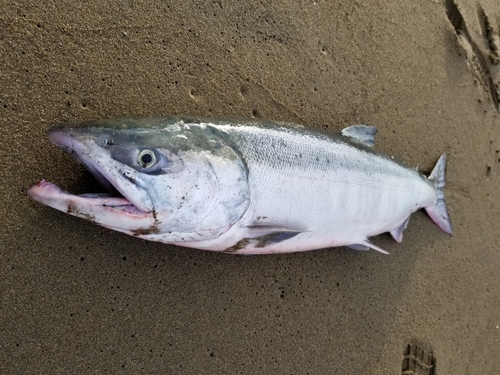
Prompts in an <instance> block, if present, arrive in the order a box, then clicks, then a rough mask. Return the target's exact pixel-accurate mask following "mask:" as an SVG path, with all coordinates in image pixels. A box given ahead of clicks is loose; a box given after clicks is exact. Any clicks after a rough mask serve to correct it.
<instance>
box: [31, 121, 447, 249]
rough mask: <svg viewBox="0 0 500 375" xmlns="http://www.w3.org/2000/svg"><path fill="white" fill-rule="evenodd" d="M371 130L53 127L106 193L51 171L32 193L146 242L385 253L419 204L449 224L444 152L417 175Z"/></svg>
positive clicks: (133, 124)
mask: <svg viewBox="0 0 500 375" xmlns="http://www.w3.org/2000/svg"><path fill="white" fill-rule="evenodd" d="M376 133H377V128H376V127H374V126H370V125H352V126H349V127H347V128H345V129H343V130H341V131H327V130H323V129H316V128H307V127H305V126H302V125H296V124H289V123H285V122H272V121H266V120H260V119H247V120H234V119H224V118H202V117H188V116H170V117H159V118H137V119H133V118H132V119H110V120H94V121H81V122H73V123H64V124H61V125H56V126H54V127H52V128H51V129H50V130H49V131H48V135H47V136H48V139H49V141H50V142H51V143H53V144H54V145H56V146H59V147H61V148H62V149H64V150H66V151H68V152H69V153H70V154H72V155H73V156H74V157H75V158H76V159H77V160H78V161H79V162H80V163H82V164H83V165H84V166H85V167H86V168H87V169H88V170H89V171H90V172H91V173H92V174H93V175H94V176H95V178H96V179H97V180H98V181H99V182H100V183H101V184H102V185H103V187H104V188H105V189H106V191H107V193H99V194H96V193H87V194H81V195H75V194H71V193H69V192H67V191H64V190H63V189H61V188H60V187H58V186H57V185H55V184H53V183H51V182H48V181H46V180H42V181H40V182H39V183H38V184H36V185H35V186H33V187H31V188H30V189H29V190H28V195H29V196H30V197H31V198H32V199H34V200H35V201H37V202H40V203H42V204H45V205H47V206H50V207H52V208H55V209H57V210H60V211H63V212H66V213H68V214H70V215H73V216H77V217H80V218H83V219H86V220H90V221H92V222H94V223H96V224H99V225H101V226H103V227H105V228H109V229H112V230H115V231H119V232H123V233H126V234H128V235H131V236H134V237H138V238H141V239H144V240H150V241H159V242H163V243H166V244H173V245H178V246H183V247H189V248H196V249H201V250H211V251H219V252H223V253H229V254H271V253H289V252H299V251H307V250H315V249H323V248H331V247H339V246H346V247H349V248H352V249H355V250H369V249H373V250H377V251H379V252H381V253H385V254H387V253H388V252H387V251H386V250H384V249H382V248H381V247H379V246H377V245H375V244H374V243H372V242H371V241H370V237H373V236H377V235H379V234H381V233H385V232H389V233H390V234H391V235H392V237H393V238H394V239H395V240H396V241H397V242H401V241H402V239H403V231H404V230H405V229H406V227H407V225H408V221H409V219H410V216H411V214H412V213H414V212H415V211H417V210H419V209H421V208H423V209H425V211H426V212H427V214H428V215H429V216H430V218H431V219H432V220H433V221H434V222H435V223H436V224H437V226H438V227H439V228H441V230H443V231H444V232H445V233H448V234H452V225H451V221H450V218H449V215H448V211H447V208H446V204H445V197H444V186H445V170H446V154H443V155H442V156H441V157H440V158H439V160H438V161H437V164H436V166H435V167H434V169H433V170H432V172H431V173H430V175H429V176H428V177H427V176H424V175H423V174H421V173H419V172H418V171H417V170H416V169H415V168H410V167H408V166H406V165H404V164H402V163H399V162H397V161H395V160H393V158H392V157H389V156H387V155H385V154H383V153H380V152H378V151H376V150H375V149H374V142H375V139H374V137H375V134H376Z"/></svg>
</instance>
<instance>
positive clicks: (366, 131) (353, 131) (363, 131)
mask: <svg viewBox="0 0 500 375" xmlns="http://www.w3.org/2000/svg"><path fill="white" fill-rule="evenodd" d="M377 131H378V129H377V128H376V127H375V126H370V125H352V126H348V127H347V128H345V129H342V131H341V134H342V135H343V136H345V137H349V138H352V140H353V141H354V142H357V143H361V144H362V145H365V146H368V147H373V146H374V145H375V134H377Z"/></svg>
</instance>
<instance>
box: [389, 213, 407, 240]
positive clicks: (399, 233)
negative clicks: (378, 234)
mask: <svg viewBox="0 0 500 375" xmlns="http://www.w3.org/2000/svg"><path fill="white" fill-rule="evenodd" d="M409 221H410V216H408V217H407V218H406V219H405V221H403V223H402V224H401V225H400V226H399V227H397V228H396V229H394V230H391V231H390V232H389V233H390V234H391V236H392V238H394V239H395V240H396V241H397V242H401V241H403V231H404V230H405V229H406V227H407V226H408V222H409Z"/></svg>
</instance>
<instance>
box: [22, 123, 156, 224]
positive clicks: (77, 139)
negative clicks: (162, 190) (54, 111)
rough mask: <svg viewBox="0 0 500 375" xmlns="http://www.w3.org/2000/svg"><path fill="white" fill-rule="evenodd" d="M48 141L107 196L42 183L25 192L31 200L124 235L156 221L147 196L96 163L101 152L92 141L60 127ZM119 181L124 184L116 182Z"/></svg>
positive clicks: (50, 135) (115, 172)
mask: <svg viewBox="0 0 500 375" xmlns="http://www.w3.org/2000/svg"><path fill="white" fill-rule="evenodd" d="M48 138H49V140H50V142H51V143H53V144H54V145H56V146H59V147H61V148H63V149H64V150H66V151H68V152H69V153H71V154H72V155H73V156H74V157H75V158H76V159H77V160H78V161H79V162H80V163H81V164H83V165H84V166H85V167H86V168H87V169H88V170H89V172H90V173H92V175H93V176H94V177H95V178H96V179H97V180H98V181H99V182H100V183H101V185H103V187H104V188H105V189H106V190H107V191H108V193H94V194H93V193H90V194H89V193H86V194H79V195H76V194H71V193H69V192H67V191H65V190H63V189H61V188H60V187H59V186H57V185H56V184H53V183H51V182H48V181H46V180H42V181H40V182H39V183H38V184H36V185H34V186H33V187H31V188H30V189H28V191H27V193H28V195H29V196H30V197H31V198H32V199H33V200H35V201H37V202H39V203H42V204H45V205H47V206H49V207H52V208H55V209H57V210H59V211H63V212H66V213H68V214H71V215H73V216H77V217H81V218H84V219H87V220H90V221H93V222H95V223H97V224H99V225H102V226H104V227H107V228H110V229H114V230H118V231H123V232H128V231H136V230H137V228H149V227H151V225H153V223H155V222H156V218H155V216H156V213H155V211H154V207H152V203H151V200H150V198H149V195H148V194H147V193H146V192H145V191H144V190H143V189H141V188H140V187H139V186H137V185H135V184H133V183H132V182H130V181H129V180H127V179H126V178H124V176H123V172H122V171H120V170H116V171H114V170H111V169H110V170H108V169H106V168H104V167H103V165H105V162H103V161H100V162H99V161H96V160H95V157H96V156H97V155H99V152H102V150H100V151H98V152H96V150H98V149H97V148H94V149H93V148H92V147H90V146H89V145H94V144H95V141H94V140H89V139H85V138H84V137H83V136H82V135H81V134H78V133H73V132H72V131H71V129H65V128H61V127H57V128H52V129H51V130H49V132H48ZM95 147H98V146H97V145H96V146H95ZM120 179H121V180H123V181H121V182H120V181H118V180H120ZM129 190H132V192H134V191H135V192H137V193H138V194H135V196H141V199H140V200H139V199H138V198H137V197H135V198H133V197H132V196H133V195H134V194H128V193H127V192H128V191H129Z"/></svg>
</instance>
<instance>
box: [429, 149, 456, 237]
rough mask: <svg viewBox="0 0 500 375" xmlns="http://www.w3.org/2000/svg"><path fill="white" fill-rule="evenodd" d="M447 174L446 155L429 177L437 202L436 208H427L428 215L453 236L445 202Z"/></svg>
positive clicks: (440, 159)
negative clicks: (434, 188)
mask: <svg viewBox="0 0 500 375" xmlns="http://www.w3.org/2000/svg"><path fill="white" fill-rule="evenodd" d="M445 172H446V154H443V155H441V157H440V158H439V160H438V162H437V163H436V166H435V167H434V169H433V170H432V172H431V175H430V176H429V180H431V181H432V182H433V183H434V186H435V187H436V191H437V202H436V204H435V205H434V206H429V207H425V210H426V211H427V214H428V215H429V216H430V217H431V219H432V220H433V221H434V222H435V223H436V224H437V226H438V227H439V228H441V229H442V230H443V231H444V232H446V233H448V234H451V232H452V229H451V221H450V217H449V216H448V211H447V210H446V204H445V201H444V191H443V190H444V185H445Z"/></svg>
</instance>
